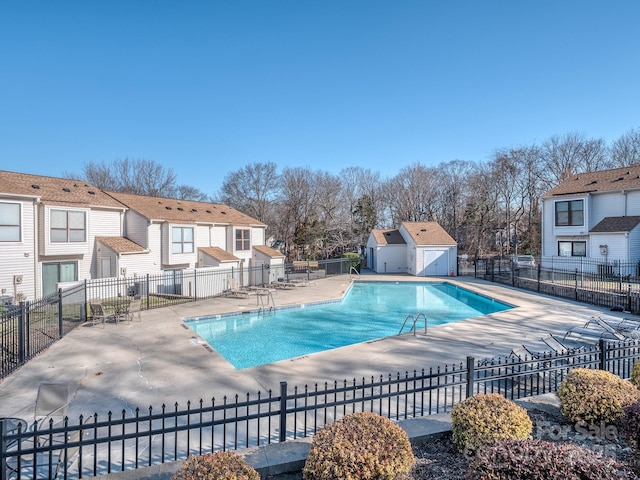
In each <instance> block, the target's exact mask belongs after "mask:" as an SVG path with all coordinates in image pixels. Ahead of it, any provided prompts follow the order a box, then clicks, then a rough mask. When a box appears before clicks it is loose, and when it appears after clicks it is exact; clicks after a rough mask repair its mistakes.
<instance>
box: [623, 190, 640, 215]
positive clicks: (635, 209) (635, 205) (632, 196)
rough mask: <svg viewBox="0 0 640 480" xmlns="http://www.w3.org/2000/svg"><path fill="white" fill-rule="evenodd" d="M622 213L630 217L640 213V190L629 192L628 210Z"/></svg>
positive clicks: (627, 199)
mask: <svg viewBox="0 0 640 480" xmlns="http://www.w3.org/2000/svg"><path fill="white" fill-rule="evenodd" d="M620 215H627V216H629V217H631V216H636V215H640V190H633V191H631V192H627V198H626V212H625V213H621V214H620Z"/></svg>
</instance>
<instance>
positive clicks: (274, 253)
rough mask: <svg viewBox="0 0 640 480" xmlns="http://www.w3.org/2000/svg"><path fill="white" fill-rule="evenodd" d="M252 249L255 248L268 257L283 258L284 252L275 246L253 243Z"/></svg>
mask: <svg viewBox="0 0 640 480" xmlns="http://www.w3.org/2000/svg"><path fill="white" fill-rule="evenodd" d="M253 249H254V250H257V251H258V252H260V253H262V254H263V255H266V256H267V257H270V258H283V257H284V254H283V253H282V252H281V251H279V250H276V249H275V248H271V247H267V246H266V245H254V246H253Z"/></svg>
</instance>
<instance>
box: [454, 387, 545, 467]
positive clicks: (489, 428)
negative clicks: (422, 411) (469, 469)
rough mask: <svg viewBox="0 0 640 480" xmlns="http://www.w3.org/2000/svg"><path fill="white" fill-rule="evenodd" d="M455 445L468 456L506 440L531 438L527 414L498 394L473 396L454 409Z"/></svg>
mask: <svg viewBox="0 0 640 480" xmlns="http://www.w3.org/2000/svg"><path fill="white" fill-rule="evenodd" d="M451 431H452V439H453V443H454V444H455V445H456V447H458V449H459V450H460V451H461V452H463V453H466V454H472V453H473V452H474V451H475V450H476V449H478V447H480V446H482V445H485V444H487V443H490V442H494V441H496V440H500V439H504V438H520V439H525V438H530V437H531V432H532V431H533V424H532V422H531V419H530V418H529V415H528V414H527V411H526V410H525V409H524V408H522V407H519V406H518V405H516V404H515V403H513V402H512V401H511V400H507V399H506V398H504V397H503V396H501V395H498V394H497V393H488V394H480V395H476V396H475V397H469V398H467V399H466V400H464V401H463V402H461V403H459V404H458V405H456V406H454V407H453V409H452V410H451Z"/></svg>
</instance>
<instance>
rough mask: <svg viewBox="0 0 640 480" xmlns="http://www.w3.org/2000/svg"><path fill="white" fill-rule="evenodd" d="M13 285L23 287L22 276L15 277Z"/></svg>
mask: <svg viewBox="0 0 640 480" xmlns="http://www.w3.org/2000/svg"><path fill="white" fill-rule="evenodd" d="M13 284H14V285H22V275H14V276H13Z"/></svg>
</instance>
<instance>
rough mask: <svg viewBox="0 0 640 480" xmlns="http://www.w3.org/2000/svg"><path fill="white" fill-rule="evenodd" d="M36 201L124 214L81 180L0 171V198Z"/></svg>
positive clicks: (97, 189)
mask: <svg viewBox="0 0 640 480" xmlns="http://www.w3.org/2000/svg"><path fill="white" fill-rule="evenodd" d="M1 193H6V194H11V195H18V196H24V197H29V198H34V199H39V201H40V202H42V203H43V204H45V205H61V206H70V207H71V206H74V207H83V208H90V207H109V208H117V209H122V210H124V209H125V207H124V205H122V203H120V202H119V201H118V200H116V199H114V198H113V197H111V196H109V195H107V194H106V193H105V192H103V191H102V190H100V189H99V188H98V187H96V186H95V185H92V184H90V183H87V182H85V181H84V180H74V179H71V178H56V177H45V176H42V175H31V174H29V173H17V172H8V171H6V170H0V194H1Z"/></svg>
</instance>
